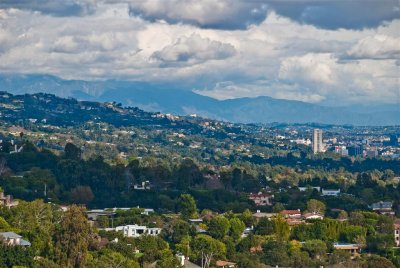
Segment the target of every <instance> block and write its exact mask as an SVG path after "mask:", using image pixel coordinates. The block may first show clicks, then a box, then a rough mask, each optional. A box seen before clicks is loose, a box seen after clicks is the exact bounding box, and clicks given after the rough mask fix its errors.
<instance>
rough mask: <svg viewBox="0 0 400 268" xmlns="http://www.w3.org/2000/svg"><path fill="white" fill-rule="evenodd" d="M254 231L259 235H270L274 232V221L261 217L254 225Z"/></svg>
mask: <svg viewBox="0 0 400 268" xmlns="http://www.w3.org/2000/svg"><path fill="white" fill-rule="evenodd" d="M256 233H257V234H259V235H271V234H273V233H274V222H273V221H271V220H269V219H268V218H261V219H260V220H259V221H258V224H257V225H256Z"/></svg>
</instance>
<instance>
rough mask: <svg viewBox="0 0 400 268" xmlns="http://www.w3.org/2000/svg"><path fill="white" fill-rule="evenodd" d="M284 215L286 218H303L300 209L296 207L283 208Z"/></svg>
mask: <svg viewBox="0 0 400 268" xmlns="http://www.w3.org/2000/svg"><path fill="white" fill-rule="evenodd" d="M280 213H281V214H282V215H283V217H285V218H286V219H288V218H289V219H301V211H300V209H294V210H286V209H285V210H282V211H281V212H280Z"/></svg>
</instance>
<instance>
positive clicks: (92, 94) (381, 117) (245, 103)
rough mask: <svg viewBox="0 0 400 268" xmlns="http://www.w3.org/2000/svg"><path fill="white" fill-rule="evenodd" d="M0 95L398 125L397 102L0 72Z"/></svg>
mask: <svg viewBox="0 0 400 268" xmlns="http://www.w3.org/2000/svg"><path fill="white" fill-rule="evenodd" d="M0 91H7V92H10V93H12V94H25V93H38V92H45V93H52V94H55V95H57V96H60V97H72V98H76V99H78V100H90V101H101V102H112V101H115V102H118V103H122V105H124V106H136V107H139V108H141V109H143V110H145V111H152V112H158V111H159V112H162V113H172V114H178V115H188V114H197V115H198V116H202V117H207V118H211V119H218V120H224V121H230V122H234V123H272V122H279V123H322V124H338V125H344V124H351V125H365V126H367V125H368V126H373V125H377V126H378V125H379V126H381V125H399V124H400V104H385V105H383V104H381V105H360V104H358V105H351V106H340V107H331V106H323V105H318V104H312V103H306V102H301V101H293V100H283V99H274V98H271V97H267V96H262V97H255V98H237V99H229V100H216V99H214V98H211V97H207V96H203V95H200V94H197V93H195V92H193V91H191V90H185V89H182V88H179V87H177V86H174V85H168V84H157V83H148V82H136V81H117V80H106V81H83V80H64V79H61V78H59V77H56V76H51V75H38V74H32V75H31V74H30V75H10V74H1V75H0Z"/></svg>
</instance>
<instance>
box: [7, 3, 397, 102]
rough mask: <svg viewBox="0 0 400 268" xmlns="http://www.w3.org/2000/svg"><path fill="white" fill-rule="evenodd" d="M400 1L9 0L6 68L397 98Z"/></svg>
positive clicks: (307, 94)
mask: <svg viewBox="0 0 400 268" xmlns="http://www.w3.org/2000/svg"><path fill="white" fill-rule="evenodd" d="M371 9H373V10H374V12H370V10H371ZM399 11H400V8H399V2H398V1H392V0H387V1H379V4H378V1H368V0H367V1H351V2H349V1H327V0H308V1H300V0H299V1H261V0H253V1H244V0H235V1H234V0H221V1H211V0H198V1H194V0H188V1H183V0H171V1H162V0H143V1H133V0H132V1H128V0H126V1H124V0H108V1H107V0H104V1H92V0H79V1H78V0H63V1H61V0H59V1H58V0H53V1H50V0H44V1H28V0H14V1H10V0H4V1H1V2H0V72H1V73H46V74H52V75H57V76H60V77H63V78H66V79H85V80H104V79H121V80H137V81H145V82H146V81H148V82H161V83H163V82H165V83H167V84H169V85H171V84H172V85H176V87H177V88H178V87H181V88H185V89H187V90H196V92H199V93H201V94H205V95H209V96H212V97H216V98H219V99H227V98H236V97H255V96H263V95H265V96H272V97H276V98H285V99H294V100H302V101H307V102H325V103H330V104H338V103H340V104H345V103H362V102H382V103H385V102H392V103H393V102H396V101H397V102H398V101H399V100H398V99H399V98H400V97H399V96H400V85H399V73H400V70H399V62H400V59H399V57H400V31H399V29H400V18H399Z"/></svg>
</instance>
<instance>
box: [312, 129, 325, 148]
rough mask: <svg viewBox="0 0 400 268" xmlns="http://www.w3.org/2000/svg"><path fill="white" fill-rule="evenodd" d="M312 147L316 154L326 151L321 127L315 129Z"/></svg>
mask: <svg viewBox="0 0 400 268" xmlns="http://www.w3.org/2000/svg"><path fill="white" fill-rule="evenodd" d="M312 149H313V152H314V154H317V153H322V152H323V151H324V146H323V143H322V130H321V129H314V131H313V139H312Z"/></svg>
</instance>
